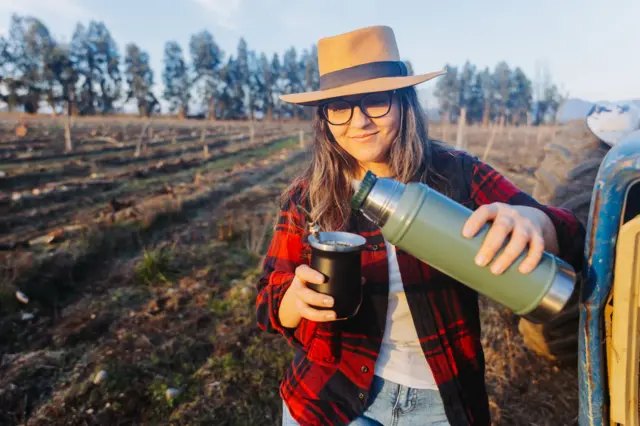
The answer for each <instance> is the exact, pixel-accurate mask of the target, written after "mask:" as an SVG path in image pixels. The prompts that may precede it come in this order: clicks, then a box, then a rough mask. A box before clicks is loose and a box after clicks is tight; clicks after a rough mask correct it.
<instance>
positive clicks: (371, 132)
mask: <svg viewBox="0 0 640 426" xmlns="http://www.w3.org/2000/svg"><path fill="white" fill-rule="evenodd" d="M363 96H365V95H355V96H348V97H344V98H341V99H344V100H347V101H349V102H353V103H355V104H356V106H354V108H353V116H352V117H351V120H350V121H348V122H347V123H346V124H339V125H336V124H331V123H328V125H329V129H330V130H331V133H332V134H333V137H334V138H335V140H336V141H337V142H338V145H340V146H341V147H342V148H343V149H344V150H345V151H347V152H348V153H349V154H350V155H351V156H353V157H354V158H355V159H356V160H357V161H358V162H359V163H360V164H361V165H362V167H363V168H364V169H371V170H380V168H381V167H386V164H387V158H388V153H389V148H390V147H391V142H393V140H394V139H395V138H396V136H397V135H398V131H399V129H400V105H399V101H398V96H397V95H396V94H394V95H392V96H391V95H390V94H385V93H380V94H369V95H367V96H366V98H365V101H364V102H363V103H364V105H365V110H366V111H368V113H369V115H372V116H378V115H381V114H384V113H385V112H386V111H387V110H388V111H389V112H388V113H387V114H385V115H383V116H382V117H379V118H370V117H368V116H367V115H366V114H364V113H363V112H362V110H361V106H360V105H362V104H363V103H359V102H360V99H362V98H363ZM389 96H391V107H390V108H389ZM358 103H359V104H358ZM344 107H346V104H343V105H342V106H341V105H340V104H339V103H337V102H332V103H331V104H330V105H329V107H328V110H327V109H325V111H327V114H328V115H329V118H330V121H333V122H343V121H345V120H346V118H348V115H349V110H348V108H344ZM344 117H346V118H344Z"/></svg>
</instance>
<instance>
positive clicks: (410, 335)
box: [375, 240, 438, 390]
mask: <svg viewBox="0 0 640 426" xmlns="http://www.w3.org/2000/svg"><path fill="white" fill-rule="evenodd" d="M385 244H386V246H387V253H388V256H387V257H388V260H389V306H388V308H387V324H386V327H385V331H384V335H383V338H382V346H381V348H380V354H379V356H378V360H377V361H376V366H375V374H376V375H377V376H380V377H382V378H384V379H387V380H390V381H392V382H394V383H398V384H401V385H405V386H409V387H412V388H416V389H435V390H437V389H438V386H437V385H436V381H435V379H434V377H433V373H432V372H431V368H430V367H429V364H428V363H427V360H426V358H425V356H424V352H423V351H422V347H421V346H420V342H419V341H418V334H417V332H416V328H415V325H414V323H413V319H412V317H411V311H410V310H409V305H408V304H407V297H406V295H405V293H404V287H403V285H402V277H401V276H400V268H399V266H398V260H397V258H396V249H395V246H393V245H392V244H391V243H389V242H388V241H386V240H385Z"/></svg>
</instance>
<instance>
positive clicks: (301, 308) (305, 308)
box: [296, 299, 336, 322]
mask: <svg viewBox="0 0 640 426" xmlns="http://www.w3.org/2000/svg"><path fill="white" fill-rule="evenodd" d="M296 305H297V307H298V312H299V313H300V316H301V317H303V318H306V319H308V320H311V321H316V322H325V321H333V320H335V319H336V313H335V312H334V311H323V310H319V309H314V308H312V307H311V306H309V305H308V304H306V303H305V302H304V301H303V300H302V299H296Z"/></svg>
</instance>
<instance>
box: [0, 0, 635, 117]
mask: <svg viewBox="0 0 640 426" xmlns="http://www.w3.org/2000/svg"><path fill="white" fill-rule="evenodd" d="M12 13H19V14H32V15H34V16H37V17H39V18H40V19H42V20H43V21H44V22H45V24H46V25H47V26H48V27H49V30H50V31H51V32H52V33H53V34H54V36H56V37H57V38H59V39H63V40H69V39H70V38H71V35H72V33H73V29H74V26H75V23H76V22H78V21H81V22H84V23H88V22H89V20H90V19H96V20H101V21H103V22H104V23H105V24H106V25H107V28H108V29H109V30H110V31H111V33H112V35H113V36H114V38H115V40H116V42H117V43H118V46H119V48H120V51H121V52H124V46H125V44H126V43H129V42H136V43H137V44H138V45H139V46H140V47H142V48H143V49H145V50H146V51H147V52H148V53H149V54H150V56H151V61H152V66H153V68H154V71H155V81H156V83H157V85H158V87H157V88H156V91H157V92H159V90H160V84H161V70H162V53H163V48H164V43H165V42H166V41H167V40H176V41H178V42H179V43H180V44H181V45H182V47H183V49H185V51H188V40H189V37H190V35H191V34H193V33H195V32H197V31H199V30H201V29H205V28H206V29H208V30H209V31H211V32H212V34H213V35H214V38H215V40H216V42H217V43H218V44H219V45H220V46H221V47H222V49H223V50H224V51H225V52H226V53H227V54H235V50H236V46H237V43H238V40H239V38H240V37H241V36H244V37H245V39H246V40H247V43H248V45H249V48H250V49H254V50H256V51H258V52H265V53H267V54H268V55H269V56H271V55H272V54H273V53H274V52H280V53H282V52H284V51H285V50H286V49H287V48H289V47H290V46H295V47H296V48H297V49H299V50H301V49H303V48H308V47H310V46H311V45H312V44H313V43H315V42H317V40H318V39H319V38H321V37H324V36H328V35H335V34H339V33H342V32H346V31H350V30H353V29H356V28H360V27H364V26H368V25H378V24H384V25H389V26H391V27H392V28H393V29H394V31H395V34H396V38H397V40H398V44H399V48H400V54H401V55H402V57H403V58H406V59H409V60H410V61H411V62H412V64H413V67H414V70H415V72H416V73H421V72H425V73H426V72H430V71H434V70H438V69H441V68H442V67H443V66H444V64H445V63H451V64H457V65H462V64H463V63H464V61H465V60H467V59H468V60H470V61H471V62H472V63H474V64H475V65H477V66H478V67H480V68H482V67H484V66H489V67H490V68H493V67H494V66H495V64H496V63H497V62H498V61H500V60H506V61H507V62H508V63H509V65H510V66H512V67H515V66H520V67H521V68H523V70H524V71H525V73H526V74H527V75H528V76H529V77H530V78H532V79H533V78H535V72H536V64H546V66H547V67H548V69H549V71H550V72H551V76H552V79H553V81H554V82H555V83H557V84H558V85H559V86H560V87H561V88H562V89H563V91H564V92H565V93H567V92H568V93H569V95H570V96H571V97H577V98H581V99H584V100H587V101H592V102H593V101H597V100H603V99H604V100H619V99H629V98H634V99H639V98H640V22H639V18H640V1H639V0H606V1H605V0H599V1H596V0H581V1H578V0H537V1H527V2H523V1H513V0H512V1H507V0H485V1H477V0H475V1H473V0H457V1H453V2H448V1H438V2H436V1H432V0H408V1H387V2H383V1H377V0H369V1H363V0H325V1H324V2H316V1H313V2H312V1H303V0H298V1H293V0H261V1H259V0H181V1H177V0H156V1H152V0H108V1H107V0H103V1H91V0H55V1H52V0H0V34H1V33H6V31H7V27H8V25H9V20H10V16H11V14H12ZM434 84H435V83H433V82H427V83H425V84H423V85H421V86H419V88H420V89H423V90H425V91H427V92H428V91H430V90H432V89H433V86H434ZM427 102H428V106H429V107H432V106H435V99H433V98H430V97H428V96H427Z"/></svg>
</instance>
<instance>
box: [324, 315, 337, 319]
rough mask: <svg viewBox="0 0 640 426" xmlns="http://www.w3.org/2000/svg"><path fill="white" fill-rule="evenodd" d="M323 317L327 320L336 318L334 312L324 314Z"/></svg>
mask: <svg viewBox="0 0 640 426" xmlns="http://www.w3.org/2000/svg"><path fill="white" fill-rule="evenodd" d="M324 317H325V318H326V319H328V320H334V319H336V314H325V316H324Z"/></svg>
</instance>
